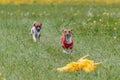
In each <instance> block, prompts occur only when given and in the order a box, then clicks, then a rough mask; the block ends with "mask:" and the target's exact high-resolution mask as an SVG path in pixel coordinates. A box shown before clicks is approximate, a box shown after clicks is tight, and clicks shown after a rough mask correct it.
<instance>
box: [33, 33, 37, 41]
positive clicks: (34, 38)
mask: <svg viewBox="0 0 120 80" xmlns="http://www.w3.org/2000/svg"><path fill="white" fill-rule="evenodd" d="M33 40H34V42H36V37H35V35H34V34H33Z"/></svg>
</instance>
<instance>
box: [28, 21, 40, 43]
mask: <svg viewBox="0 0 120 80" xmlns="http://www.w3.org/2000/svg"><path fill="white" fill-rule="evenodd" d="M41 28H42V24H41V23H40V24H39V23H38V22H36V21H35V22H34V23H33V25H32V28H31V29H30V33H31V35H32V37H33V41H34V42H36V41H37V39H38V40H40V36H41Z"/></svg>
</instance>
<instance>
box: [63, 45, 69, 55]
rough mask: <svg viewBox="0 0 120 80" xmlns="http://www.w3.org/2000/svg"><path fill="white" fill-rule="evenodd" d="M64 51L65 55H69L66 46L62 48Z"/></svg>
mask: <svg viewBox="0 0 120 80" xmlns="http://www.w3.org/2000/svg"><path fill="white" fill-rule="evenodd" d="M62 51H63V53H65V54H69V53H68V52H67V51H66V48H65V46H62Z"/></svg>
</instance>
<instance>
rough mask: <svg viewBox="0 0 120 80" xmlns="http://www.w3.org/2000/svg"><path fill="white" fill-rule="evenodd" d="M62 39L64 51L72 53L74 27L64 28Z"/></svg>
mask: <svg viewBox="0 0 120 80" xmlns="http://www.w3.org/2000/svg"><path fill="white" fill-rule="evenodd" d="M60 39H61V47H62V51H63V53H66V54H71V52H72V49H73V44H74V42H73V40H72V29H63V30H62V36H61V38H60Z"/></svg>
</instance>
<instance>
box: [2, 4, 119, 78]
mask: <svg viewBox="0 0 120 80" xmlns="http://www.w3.org/2000/svg"><path fill="white" fill-rule="evenodd" d="M33 21H38V22H41V23H43V28H42V36H41V40H40V42H36V43H34V42H33V40H32V37H31V35H30V34H29V29H30V27H31V25H32V23H33ZM63 28H71V29H73V39H74V41H75V44H74V49H73V50H74V51H73V53H72V55H66V54H63V53H62V51H61V48H60V42H59V39H60V35H61V30H62V29H63ZM86 54H90V56H89V59H92V60H95V62H98V61H102V63H103V64H102V65H100V66H98V67H97V68H96V69H95V70H94V71H93V72H91V73H86V72H84V71H78V72H73V73H60V72H57V71H56V69H57V68H58V67H62V66H64V65H66V64H67V63H69V62H71V61H76V60H78V59H79V58H80V57H82V56H84V55H86ZM0 80H120V5H119V4H111V5H105V4H80V5H62V4H59V5H56V4H52V5H34V4H33V5H16V6H15V5H0Z"/></svg>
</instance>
